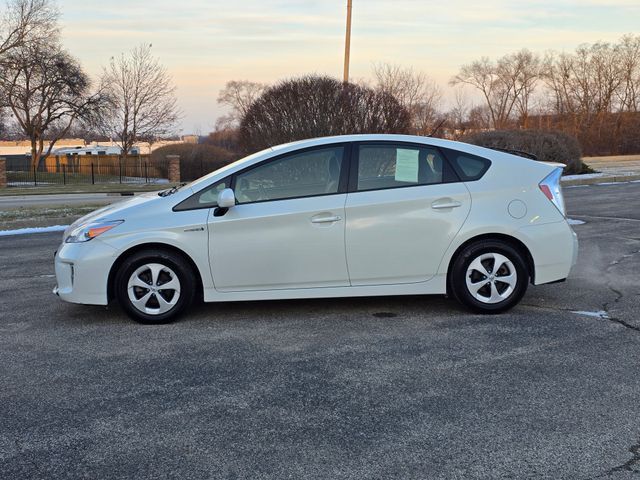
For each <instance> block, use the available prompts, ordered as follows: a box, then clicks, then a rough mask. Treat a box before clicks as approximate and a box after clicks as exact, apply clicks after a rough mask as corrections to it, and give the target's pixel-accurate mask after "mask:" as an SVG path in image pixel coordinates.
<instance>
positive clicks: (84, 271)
mask: <svg viewBox="0 0 640 480" xmlns="http://www.w3.org/2000/svg"><path fill="white" fill-rule="evenodd" d="M562 166H563V165H561V164H548V163H542V162H537V161H534V160H531V159H528V158H523V157H521V156H516V155H512V154H509V153H505V152H502V151H496V150H489V149H485V148H481V147H477V146H473V145H468V144H464V143H459V142H452V141H446V140H440V139H435V138H428V137H413V136H401V135H350V136H340V137H327V138H317V139H313V140H305V141H300V142H295V143H289V144H286V145H280V146H277V147H273V148H269V149H267V150H263V151H261V152H258V153H255V154H253V155H250V156H248V157H246V158H243V159H241V160H238V161H237V162H235V163H232V164H230V165H227V166H225V167H224V168H221V169H219V170H217V171H215V172H213V173H210V174H209V175H206V176H205V177H202V178H200V179H198V180H196V181H194V182H192V183H189V184H187V185H183V186H179V187H174V188H171V189H169V190H166V191H164V192H160V193H155V192H154V193H149V194H146V195H141V196H137V197H133V198H132V199H130V200H128V201H124V202H120V203H117V204H114V205H111V206H108V207H105V208H102V209H99V210H97V211H95V212H93V213H91V214H89V215H87V216H85V217H83V218H81V219H79V220H78V221H77V222H75V223H74V224H73V225H71V226H70V227H69V228H68V229H67V230H66V231H65V233H64V237H63V241H62V244H61V246H60V247H59V248H58V250H57V253H56V256H55V270H56V278H57V286H56V288H55V289H54V292H55V293H56V294H57V295H59V296H60V298H62V299H63V300H66V301H69V302H74V303H82V304H93V305H107V304H108V303H109V302H111V301H113V300H117V301H118V302H119V303H120V305H122V307H123V309H124V310H125V311H126V312H127V313H128V314H129V315H130V316H131V317H132V318H134V319H135V320H137V321H140V322H143V323H152V324H159V323H166V322H169V321H171V320H173V319H175V318H176V317H177V316H178V315H179V314H181V313H182V312H184V311H185V309H187V308H188V307H189V305H190V304H191V303H192V302H193V301H194V299H197V298H199V299H203V300H204V301H205V302H227V301H235V300H268V299H290V298H322V297H356V296H375V295H419V294H420V295H421V294H448V295H450V296H452V297H454V298H456V299H457V300H458V301H460V302H461V303H462V304H464V305H466V306H467V307H469V308H470V309H472V310H474V311H477V312H483V313H497V312H502V311H505V310H507V309H508V308H511V307H512V306H514V305H515V304H516V303H517V302H518V301H519V300H520V299H521V298H522V296H523V295H524V293H525V291H526V289H527V286H528V284H529V283H532V284H534V285H540V284H544V283H551V282H558V281H562V280H564V279H566V278H567V276H568V275H569V271H570V269H571V267H572V266H573V265H574V264H575V261H576V256H577V237H576V235H575V233H574V232H573V230H572V229H571V227H570V226H569V224H568V222H567V219H566V217H565V207H564V201H563V197H562V191H561V188H560V176H561V173H562Z"/></svg>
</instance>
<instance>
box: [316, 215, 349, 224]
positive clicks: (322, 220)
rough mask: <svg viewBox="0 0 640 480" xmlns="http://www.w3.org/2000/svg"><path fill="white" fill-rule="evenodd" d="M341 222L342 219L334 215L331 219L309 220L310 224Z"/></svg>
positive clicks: (317, 218) (318, 218)
mask: <svg viewBox="0 0 640 480" xmlns="http://www.w3.org/2000/svg"><path fill="white" fill-rule="evenodd" d="M340 220H342V217H340V216H338V215H335V216H333V217H313V218H312V219H311V223H333V222H339V221H340Z"/></svg>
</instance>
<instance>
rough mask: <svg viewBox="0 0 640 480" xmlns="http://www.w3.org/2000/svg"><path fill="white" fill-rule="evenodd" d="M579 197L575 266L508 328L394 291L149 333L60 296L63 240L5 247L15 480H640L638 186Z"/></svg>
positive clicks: (1, 468)
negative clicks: (57, 262) (58, 258)
mask: <svg viewBox="0 0 640 480" xmlns="http://www.w3.org/2000/svg"><path fill="white" fill-rule="evenodd" d="M565 193H566V197H567V204H568V210H569V213H570V217H571V218H573V219H577V220H582V221H584V222H586V223H584V224H581V225H576V226H575V230H576V231H577V233H578V235H579V239H580V247H581V249H580V255H579V260H578V265H577V267H576V269H575V270H574V272H573V273H572V275H571V277H570V278H569V280H568V281H567V282H566V283H564V284H556V285H547V286H540V287H532V288H530V289H529V292H528V294H527V295H526V297H525V298H524V300H523V302H522V304H521V305H520V306H518V307H517V308H515V309H514V310H512V311H511V312H509V313H507V314H503V315H499V316H478V315H473V314H470V313H468V312H467V311H465V310H463V309H461V308H460V307H458V306H457V305H456V304H455V303H453V302H452V301H450V300H447V299H444V298H441V297H393V298H365V299H345V300H313V301H308V300H304V301H278V302H254V303H250V302H246V303H230V304H208V305H202V306H198V307H196V308H195V309H194V310H193V311H192V312H191V313H190V314H189V315H188V316H187V317H186V318H184V319H183V320H182V321H180V322H178V323H175V324H172V325H166V326H160V327H147V326H141V325H137V324H135V323H133V322H131V321H130V320H128V319H127V318H126V317H125V316H124V315H123V314H122V313H121V312H120V311H119V309H118V308H117V307H116V306H113V307H111V308H109V309H104V308H100V307H86V306H78V305H70V304H66V303H63V302H62V301H60V300H58V299H57V298H55V297H54V296H53V295H52V294H51V289H52V287H53V286H54V284H55V280H54V278H53V251H54V250H55V248H56V247H57V244H58V242H59V240H60V234H39V235H29V236H20V237H18V236H15V237H0V270H1V271H2V273H3V274H2V276H0V366H1V370H0V478H15V479H22V478H43V479H44V478H101V479H103V478H137V479H138V478H180V479H188V478H193V479H201V478H229V479H240V478H252V479H254V478H265V479H270V478H293V479H298V478H327V479H346V478H349V479H364V478H380V479H387V478H399V479H409V478H416V479H417V478H420V479H431V478H434V479H435V478H460V479H462V478H491V479H493V478H581V479H587V478H614V479H625V478H638V475H639V474H640V369H639V367H640V273H639V272H640V183H627V184H616V185H595V186H588V187H575V188H568V189H566V190H565ZM574 312H581V313H574Z"/></svg>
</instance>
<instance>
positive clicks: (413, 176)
mask: <svg viewBox="0 0 640 480" xmlns="http://www.w3.org/2000/svg"><path fill="white" fill-rule="evenodd" d="M419 155H420V151H419V150H407V149H403V148H398V149H397V150H396V181H397V182H411V183H418V162H419Z"/></svg>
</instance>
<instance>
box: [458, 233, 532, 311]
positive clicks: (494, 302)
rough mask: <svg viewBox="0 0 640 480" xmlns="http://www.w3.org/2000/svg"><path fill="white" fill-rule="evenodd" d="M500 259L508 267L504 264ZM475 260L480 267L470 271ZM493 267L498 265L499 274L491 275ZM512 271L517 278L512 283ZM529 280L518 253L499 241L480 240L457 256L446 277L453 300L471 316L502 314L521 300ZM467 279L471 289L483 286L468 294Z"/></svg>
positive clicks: (469, 289)
mask: <svg viewBox="0 0 640 480" xmlns="http://www.w3.org/2000/svg"><path fill="white" fill-rule="evenodd" d="M503 258H506V259H507V260H508V263H507V262H503V260H502V259H503ZM476 260H477V261H479V262H480V264H481V266H480V268H478V269H476V268H475V267H471V264H472V262H475V261H476ZM492 262H493V264H492ZM501 262H503V263H501ZM496 263H499V264H500V265H499V269H498V272H495V271H493V269H494V267H495V264H496ZM474 265H478V263H475V264H474ZM482 267H484V270H481V268H482ZM470 270H471V272H470ZM511 270H513V271H514V272H515V274H516V277H515V279H514V278H513V277H512V276H511V274H512V273H513V272H511ZM484 272H487V273H489V274H490V275H489V276H486V275H484ZM529 277H530V276H529V269H528V268H527V264H526V262H525V260H524V258H523V256H522V254H521V253H520V251H519V250H518V249H516V248H514V247H513V246H512V245H510V244H509V243H506V242H503V241H500V240H480V241H477V242H474V243H471V244H470V245H468V246H466V247H465V248H464V249H463V250H461V251H460V252H459V253H458V255H457V257H456V258H455V260H454V262H453V264H452V267H451V271H450V273H449V290H450V292H451V293H452V294H453V296H454V297H455V299H456V300H458V301H459V302H460V303H462V304H463V305H465V306H467V307H468V308H470V309H471V310H473V311H474V312H478V313H501V312H504V311H506V310H509V309H510V308H512V307H513V306H514V305H516V304H517V303H518V302H519V301H520V300H521V299H522V297H523V295H524V294H525V292H526V291H527V286H528V285H529ZM467 279H469V282H470V284H472V285H473V286H477V285H481V284H482V286H481V287H480V288H479V289H477V290H476V293H475V294H474V293H472V291H471V289H472V288H473V287H472V286H467ZM485 280H486V281H485ZM507 280H508V281H507ZM492 284H493V285H492ZM494 287H495V290H494Z"/></svg>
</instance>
